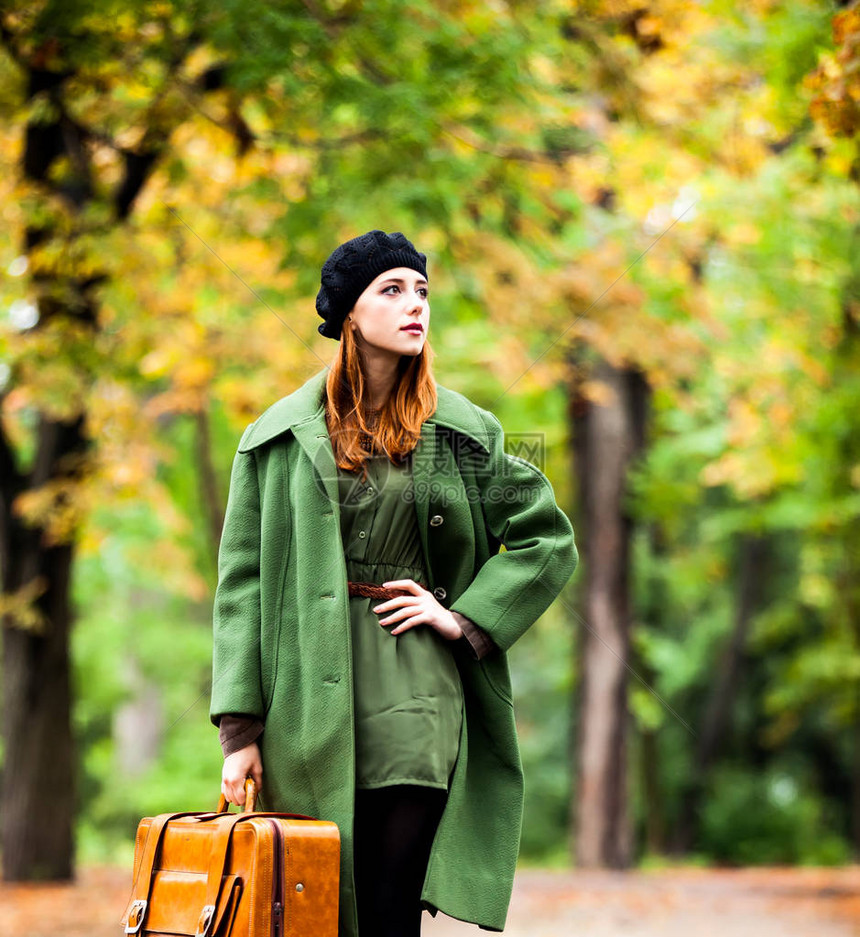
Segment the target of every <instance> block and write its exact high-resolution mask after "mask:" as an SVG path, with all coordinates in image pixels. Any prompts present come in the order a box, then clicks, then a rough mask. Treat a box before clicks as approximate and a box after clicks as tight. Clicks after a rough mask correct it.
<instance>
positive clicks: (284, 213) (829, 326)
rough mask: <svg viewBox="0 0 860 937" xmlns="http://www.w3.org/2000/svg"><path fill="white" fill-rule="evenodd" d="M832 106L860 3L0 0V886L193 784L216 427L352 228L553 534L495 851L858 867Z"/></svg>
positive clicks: (857, 197) (843, 141) (858, 447)
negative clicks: (403, 244) (519, 830)
mask: <svg viewBox="0 0 860 937" xmlns="http://www.w3.org/2000/svg"><path fill="white" fill-rule="evenodd" d="M858 132H860V7H858V4H857V3H850V4H846V3H833V2H829V3H828V2H814V0H746V2H733V0H714V2H710V0H701V2H691V0H687V2H684V0H588V2H564V0H546V2H542V3H540V4H532V3H524V2H520V0H481V2H470V0H436V2H402V0H400V2H393V0H283V2H279V3H275V2H262V0H244V2H242V3H239V2H238V0H224V2H219V3H218V4H204V3H200V2H198V0H108V2H105V3H99V4H92V3H88V2H84V0H56V2H51V0H48V2H28V3H23V2H15V0H12V2H6V3H3V5H2V7H0V217H2V223H0V270H2V273H3V276H2V281H0V283H2V285H0V291H2V292H0V405H2V411H0V413H2V429H1V430H0V509H2V513H0V563H2V577H3V578H2V596H0V613H2V623H3V627H2V642H3V648H2V656H3V666H2V678H0V682H2V690H3V698H2V748H0V758H2V787H0V811H2V820H0V855H2V863H3V878H4V881H5V882H22V883H23V882H35V881H54V882H58V881H62V880H64V879H69V878H70V877H72V876H74V875H76V874H79V873H80V871H81V870H83V869H87V868H91V867H92V868H96V867H98V868H114V869H116V870H118V872H117V875H118V879H117V881H119V882H120V885H121V888H122V889H127V888H129V887H130V883H131V859H132V850H133V837H134V832H135V829H136V826H137V823H138V821H139V820H140V818H141V817H143V816H151V815H153V814H156V813H160V812H168V811H178V810H211V809H214V808H215V805H216V803H217V799H218V794H219V789H220V771H221V763H222V756H221V750H220V746H219V744H218V738H217V734H218V733H217V730H216V729H215V728H214V727H213V726H212V725H211V724H210V722H209V720H208V702H209V679H210V666H211V609H212V597H213V593H214V588H215V584H216V555H217V548H218V541H219V536H220V528H221V522H222V516H223V511H224V505H225V501H226V492H227V483H228V479H229V471H230V464H231V461H232V458H233V454H234V451H235V447H236V444H237V443H238V439H239V436H240V435H241V432H242V430H243V429H244V427H245V426H246V425H247V424H248V423H249V422H250V421H252V420H253V419H255V418H256V417H257V416H258V415H259V414H260V413H261V412H262V411H263V410H264V409H265V408H266V407H267V406H269V405H270V404H271V403H273V402H274V401H276V400H277V399H279V398H280V397H282V396H284V395H285V394H287V393H289V392H291V391H292V390H294V389H296V388H297V387H298V386H299V385H300V384H301V383H302V382H303V381H304V380H306V379H307V378H308V377H309V376H310V375H311V374H313V373H315V372H316V371H318V370H320V369H321V368H322V367H324V366H325V365H326V364H327V363H328V362H329V361H330V360H331V357H332V355H333V354H334V352H335V348H336V346H335V343H333V342H332V341H331V340H330V339H325V338H323V337H322V336H320V335H319V334H318V332H317V325H318V324H319V322H320V321H321V320H320V319H319V318H318V316H317V315H316V312H315V309H314V297H315V295H316V291H317V288H318V284H319V270H320V266H321V265H322V263H323V261H324V260H325V258H326V257H327V256H328V254H329V253H330V251H331V250H332V249H333V248H334V247H335V246H336V245H337V244H339V243H341V242H342V241H344V240H346V239H348V238H351V237H354V236H356V235H358V234H360V233H363V232H365V231H367V230H370V229H372V228H382V229H383V230H386V231H403V232H404V233H405V234H406V235H407V237H409V238H410V239H411V240H412V241H413V242H414V243H415V244H416V246H417V247H418V249H419V250H422V251H424V252H425V253H427V254H428V258H429V275H430V281H431V285H432V291H433V292H432V297H431V300H432V301H431V306H432V314H433V319H432V326H431V330H430V336H429V340H430V342H431V344H432V346H433V349H434V351H435V353H436V360H435V364H434V368H435V374H436V378H437V380H438V381H439V382H440V383H442V384H444V385H446V386H448V387H452V388H454V389H456V390H459V391H461V392H463V393H465V394H467V395H468V396H469V397H470V398H471V399H472V400H474V401H475V402H476V403H478V404H479V405H481V406H484V407H486V408H488V409H491V410H492V411H493V412H494V413H496V414H497V415H498V417H499V418H500V420H501V421H502V423H503V425H504V426H505V429H506V431H507V433H508V436H509V448H510V451H513V452H517V454H521V455H525V456H526V457H528V458H530V459H532V460H533V461H535V462H536V463H537V464H539V465H540V467H541V468H542V469H543V470H544V472H545V473H546V474H547V475H548V476H549V477H550V479H551V480H552V483H553V486H554V488H555V491H556V496H557V498H558V501H559V503H560V504H561V505H562V507H563V508H564V509H565V510H566V512H567V513H568V515H569V516H570V517H571V520H572V521H573V524H574V527H575V530H576V533H577V542H578V546H579V548H580V553H581V565H580V567H579V569H578V570H577V572H576V574H575V576H574V577H573V578H572V579H571V581H570V582H569V584H568V587H567V588H566V590H565V592H564V593H563V594H562V595H561V596H560V597H559V599H558V600H557V601H556V602H555V603H554V605H553V606H552V607H551V609H550V610H549V611H548V612H547V613H546V614H545V615H544V616H543V617H542V618H541V620H540V621H539V622H538V623H537V624H536V625H535V626H534V627H533V628H532V629H531V630H530V631H529V632H528V633H527V634H526V635H525V636H524V637H523V638H522V639H521V640H520V641H519V642H518V643H517V644H516V646H515V647H514V649H513V650H512V652H511V655H510V660H511V666H512V670H513V680H514V692H515V697H516V715H517V722H518V727H519V732H520V739H521V745H522V753H523V760H524V766H525V772H526V795H527V801H526V816H525V823H524V827H523V839H522V862H523V865H524V866H526V865H534V866H540V867H543V868H556V869H568V870H570V869H574V868H576V869H582V870H585V869H611V870H622V869H636V868H639V869H641V868H645V867H658V866H664V867H665V866H667V865H678V866H690V865H698V866H706V867H707V866H710V867H716V866H720V867H740V866H754V865H761V864H770V865H774V864H781V865H788V866H803V865H814V866H819V867H835V866H848V865H852V864H854V863H856V862H857V857H858V850H860V720H858V709H860V432H858V418H857V416H858V413H860V239H858V230H860V188H859V187H860V150H858ZM524 447H525V448H524ZM126 879H128V881H127V882H126ZM10 894H11V893H10ZM6 907H7V913H8V908H9V907H10V906H9V905H8V904H7V905H6ZM119 910H120V911H121V910H122V908H120V909H119ZM0 917H2V912H0ZM7 920H8V919H7ZM117 921H118V915H117ZM111 923H113V921H112V918H111ZM114 926H117V925H114ZM18 932H19V933H24V932H25V931H22V930H19V931H18ZM58 932H59V933H63V932H64V931H58V930H57V929H53V930H52V933H54V934H56V933H58ZM106 932H112V931H110V930H109V931H106Z"/></svg>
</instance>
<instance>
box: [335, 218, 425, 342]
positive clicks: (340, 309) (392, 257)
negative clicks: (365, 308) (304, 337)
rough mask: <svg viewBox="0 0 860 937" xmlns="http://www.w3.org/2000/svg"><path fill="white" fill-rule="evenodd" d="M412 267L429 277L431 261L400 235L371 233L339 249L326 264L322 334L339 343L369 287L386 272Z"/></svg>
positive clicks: (337, 248) (348, 242) (395, 233)
mask: <svg viewBox="0 0 860 937" xmlns="http://www.w3.org/2000/svg"><path fill="white" fill-rule="evenodd" d="M393 267H409V268H411V269H412V270H417V271H418V272H419V273H420V274H421V275H422V276H423V277H426V276H427V257H426V255H425V254H422V253H419V252H418V251H417V250H415V247H414V246H413V244H412V242H411V241H409V240H408V239H407V238H406V237H404V235H402V234H401V233H400V232H399V231H395V232H394V233H393V234H386V233H385V232H384V231H368V232H367V234H362V235H360V236H359V237H357V238H353V239H352V240H351V241H347V242H346V243H345V244H341V245H340V247H336V248H335V249H334V250H333V251H332V253H331V255H330V256H329V258H328V260H327V261H326V262H325V263H324V264H323V268H322V275H321V277H320V280H321V283H322V285H321V287H320V291H319V293H317V301H316V307H317V313H318V314H319V315H320V316H322V318H323V319H324V320H325V321H324V322H323V323H322V325H320V326H319V333H320V334H321V335H325V336H326V337H327V338H334V339H339V338H340V336H341V329H342V328H343V320H344V319H345V318H346V314H347V313H348V312H349V311H350V309H352V307H353V306H354V305H355V301H356V300H357V299H358V297H359V296H361V294H362V293H363V292H364V291H365V290H366V289H367V287H368V286H369V285H370V284H371V283H372V282H373V281H374V280H375V279H376V278H377V277H378V276H379V274H380V273H384V272H385V271H386V270H391V269H392V268H393Z"/></svg>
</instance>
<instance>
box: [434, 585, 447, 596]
mask: <svg viewBox="0 0 860 937" xmlns="http://www.w3.org/2000/svg"><path fill="white" fill-rule="evenodd" d="M447 594H448V593H447V592H446V591H445V590H444V589H443V588H442V587H441V586H436V588H435V589H434V590H433V595H435V596H436V598H437V599H444V598H445V596H446V595H447Z"/></svg>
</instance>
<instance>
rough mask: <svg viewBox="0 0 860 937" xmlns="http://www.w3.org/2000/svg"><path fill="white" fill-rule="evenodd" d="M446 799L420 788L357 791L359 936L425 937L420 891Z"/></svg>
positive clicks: (401, 786) (403, 786) (437, 790)
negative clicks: (422, 936) (422, 927)
mask: <svg viewBox="0 0 860 937" xmlns="http://www.w3.org/2000/svg"><path fill="white" fill-rule="evenodd" d="M447 799H448V792H447V791H444V790H442V789H441V788H435V787H422V786H420V785H418V784H395V785H392V786H390V787H379V788H372V789H364V788H358V789H357V790H356V792H355V833H354V835H355V891H356V907H357V911H358V933H359V937H420V934H421V904H420V899H421V889H422V888H423V886H424V876H425V874H426V872H427V860H428V859H429V858H430V847H431V846H432V845H433V837H434V836H435V835H436V827H437V826H438V824H439V820H440V819H441V817H442V811H443V810H444V809H445V802H446V800H447Z"/></svg>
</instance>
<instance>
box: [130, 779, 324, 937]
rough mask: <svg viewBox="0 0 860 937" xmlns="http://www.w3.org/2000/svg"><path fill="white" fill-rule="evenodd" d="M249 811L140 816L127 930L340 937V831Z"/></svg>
mask: <svg viewBox="0 0 860 937" xmlns="http://www.w3.org/2000/svg"><path fill="white" fill-rule="evenodd" d="M255 799H256V798H255V790H254V782H253V780H252V779H251V778H248V779H247V780H246V781H245V809H244V810H243V811H242V812H241V813H230V812H229V809H228V808H229V804H228V802H227V800H226V798H225V797H224V795H223V794H222V795H221V799H220V801H219V802H218V809H217V810H216V811H214V812H206V813H204V812H200V813H193V812H186V813H162V814H159V815H158V816H155V817H144V818H143V819H142V820H141V821H140V823H139V825H138V828H137V836H136V838H135V843H134V870H133V877H134V885H133V886H132V890H131V897H130V898H129V901H128V906H127V907H126V910H125V914H124V915H123V917H122V920H121V921H120V923H121V924H122V925H123V926H124V927H125V933H126V934H138V935H140V937H144V935H152V937H155V935H171V937H176V935H187V937H228V935H229V937H337V919H338V894H339V891H338V888H339V876H340V833H339V831H338V828H337V824H335V823H332V822H330V821H327V820H315V819H313V818H311V817H305V816H302V815H301V814H292V813H265V812H262V811H255V810H254V804H255Z"/></svg>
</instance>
